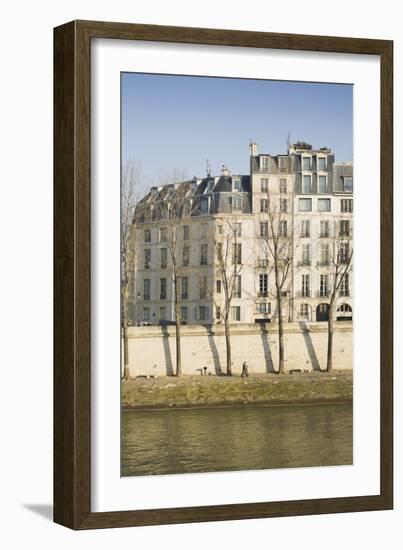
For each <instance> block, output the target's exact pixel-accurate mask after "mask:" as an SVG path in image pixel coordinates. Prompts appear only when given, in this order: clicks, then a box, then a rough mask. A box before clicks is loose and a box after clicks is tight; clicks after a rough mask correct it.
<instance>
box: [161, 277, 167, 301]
mask: <svg viewBox="0 0 403 550" xmlns="http://www.w3.org/2000/svg"><path fill="white" fill-rule="evenodd" d="M166 299H167V280H166V279H160V300H166Z"/></svg>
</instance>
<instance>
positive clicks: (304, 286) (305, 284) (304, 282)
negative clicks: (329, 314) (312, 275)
mask: <svg viewBox="0 0 403 550" xmlns="http://www.w3.org/2000/svg"><path fill="white" fill-rule="evenodd" d="M310 295H311V290H310V286H309V275H302V277H301V296H303V297H306V298H307V297H309V296H310Z"/></svg>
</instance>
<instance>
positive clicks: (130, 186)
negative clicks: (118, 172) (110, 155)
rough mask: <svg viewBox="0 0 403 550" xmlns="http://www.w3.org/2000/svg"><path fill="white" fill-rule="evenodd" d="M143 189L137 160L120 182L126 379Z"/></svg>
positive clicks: (131, 162) (125, 168)
mask: <svg viewBox="0 0 403 550" xmlns="http://www.w3.org/2000/svg"><path fill="white" fill-rule="evenodd" d="M143 190H144V176H143V172H142V169H141V164H140V163H139V162H138V161H136V160H135V159H130V160H128V161H127V162H126V163H125V165H124V166H123V168H122V182H121V226H120V257H121V312H122V313H121V319H122V332H123V355H124V370H123V377H124V378H125V379H127V378H128V377H129V344H128V327H129V325H130V322H131V315H130V311H129V310H130V305H131V303H133V302H134V297H133V296H131V291H132V288H133V283H134V272H135V265H136V246H135V241H136V239H135V227H136V226H135V224H134V223H133V219H134V213H135V209H136V205H137V202H138V200H139V197H140V195H141V193H142V191H143Z"/></svg>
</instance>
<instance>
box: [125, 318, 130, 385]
mask: <svg viewBox="0 0 403 550" xmlns="http://www.w3.org/2000/svg"><path fill="white" fill-rule="evenodd" d="M123 361H124V363H123V364H124V367H123V378H124V380H129V378H130V367H129V338H128V334H127V321H126V319H125V320H124V321H123Z"/></svg>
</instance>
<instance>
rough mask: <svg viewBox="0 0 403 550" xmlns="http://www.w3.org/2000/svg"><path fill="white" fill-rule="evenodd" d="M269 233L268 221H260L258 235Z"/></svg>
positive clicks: (265, 235) (263, 235) (264, 235)
mask: <svg viewBox="0 0 403 550" xmlns="http://www.w3.org/2000/svg"><path fill="white" fill-rule="evenodd" d="M268 234H269V223H268V222H260V236H261V237H267V236H268Z"/></svg>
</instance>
